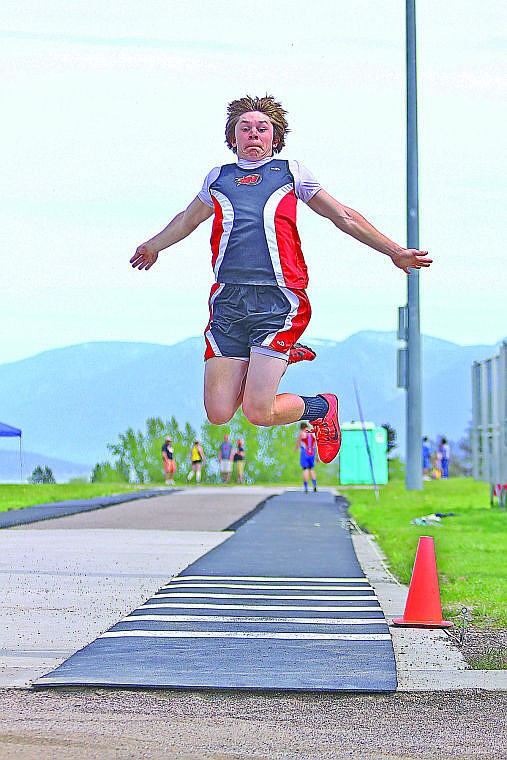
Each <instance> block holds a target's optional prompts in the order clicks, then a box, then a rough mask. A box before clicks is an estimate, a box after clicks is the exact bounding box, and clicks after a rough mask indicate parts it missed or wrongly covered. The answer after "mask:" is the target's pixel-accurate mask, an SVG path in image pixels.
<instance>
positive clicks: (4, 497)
mask: <svg viewBox="0 0 507 760" xmlns="http://www.w3.org/2000/svg"><path fill="white" fill-rule="evenodd" d="M133 488H135V486H131V485H126V484H124V483H122V484H118V483H79V482H78V483H65V484H60V483H58V484H54V485H53V484H49V483H48V484H44V485H0V512H7V511H8V510H9V509H21V508H22V507H31V506H33V505H34V504H49V503H50V502H54V501H67V500H69V499H91V498H92V497H93V496H109V495H110V494H113V493H125V492H126V491H131V490H132V489H133Z"/></svg>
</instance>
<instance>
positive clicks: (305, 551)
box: [35, 491, 397, 692]
mask: <svg viewBox="0 0 507 760" xmlns="http://www.w3.org/2000/svg"><path fill="white" fill-rule="evenodd" d="M173 498H175V497H173ZM343 502H344V500H343V499H341V501H340V497H336V496H334V495H333V494H331V493H330V492H327V491H322V492H319V493H311V494H303V493H294V492H285V493H283V494H280V495H278V496H274V497H272V498H270V499H269V500H267V501H266V502H265V504H264V506H263V508H262V509H260V510H257V511H256V513H255V514H253V515H252V516H251V517H250V519H249V520H248V521H247V522H245V523H244V524H242V525H240V527H239V528H238V529H237V531H236V532H235V533H234V534H233V535H231V536H230V537H229V538H228V539H227V541H225V542H224V543H222V544H220V545H219V546H217V547H215V548H214V549H212V550H211V551H209V552H207V553H206V554H205V555H204V556H203V557H201V558H200V559H198V560H197V561H196V562H194V563H192V564H191V565H190V566H189V567H188V568H186V569H185V570H184V571H183V572H182V573H180V574H179V575H178V577H176V578H173V579H172V581H171V582H170V583H167V584H165V585H164V586H163V587H162V588H161V589H160V590H159V591H158V592H157V593H156V594H155V595H154V596H153V597H152V598H151V599H148V600H147V601H146V602H145V603H144V604H143V605H142V606H141V607H140V608H138V609H136V610H134V611H133V612H132V613H131V614H130V615H128V616H127V617H125V618H123V619H122V620H120V621H118V623H117V625H115V626H113V627H112V628H111V629H109V630H108V631H107V632H105V633H104V634H102V635H101V636H99V637H98V638H97V639H96V640H95V641H93V642H92V643H90V644H89V645H88V646H87V647H85V648H84V649H83V650H81V651H79V652H77V653H76V654H75V655H73V656H72V657H71V658H70V659H69V660H67V661H66V662H65V663H63V664H62V665H61V666H60V667H58V668H57V669H56V670H55V671H53V672H52V673H49V674H47V675H46V676H44V677H42V678H41V679H39V680H38V681H36V683H35V685H36V686H37V687H39V686H40V685H43V686H62V685H89V686H100V685H102V686H134V687H153V688H171V687H181V688H188V687H196V688H231V689H240V688H243V689H264V690H266V689H274V690H277V689H286V690H298V691H304V690H312V689H313V690H317V691H331V690H338V691H363V692H374V691H387V692H389V691H395V690H396V687H397V681H396V664H395V659H394V651H393V645H392V641H391V636H390V633H389V628H388V626H387V623H386V621H385V618H384V615H383V612H382V609H381V608H380V605H379V602H378V599H377V598H376V596H375V593H374V591H373V589H372V587H371V586H370V584H369V582H368V580H367V579H366V578H365V576H364V573H363V571H362V569H361V566H360V565H359V562H358V561H357V558H356V555H355V551H354V547H353V544H352V541H351V538H350V530H349V527H348V521H347V520H346V511H345V507H344V503H343Z"/></svg>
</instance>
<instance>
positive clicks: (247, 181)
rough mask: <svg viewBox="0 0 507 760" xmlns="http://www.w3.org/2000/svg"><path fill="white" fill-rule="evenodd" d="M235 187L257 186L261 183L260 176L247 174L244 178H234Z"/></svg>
mask: <svg viewBox="0 0 507 760" xmlns="http://www.w3.org/2000/svg"><path fill="white" fill-rule="evenodd" d="M234 182H235V183H236V185H238V187H239V185H258V184H259V182H262V174H247V175H246V177H234Z"/></svg>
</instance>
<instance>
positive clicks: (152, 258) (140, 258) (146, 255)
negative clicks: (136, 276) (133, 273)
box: [130, 243, 158, 270]
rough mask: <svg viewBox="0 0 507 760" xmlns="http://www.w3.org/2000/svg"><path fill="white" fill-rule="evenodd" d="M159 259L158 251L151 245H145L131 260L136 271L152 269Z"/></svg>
mask: <svg viewBox="0 0 507 760" xmlns="http://www.w3.org/2000/svg"><path fill="white" fill-rule="evenodd" d="M157 259H158V251H157V250H156V248H154V247H153V245H150V243H143V244H142V245H140V246H139V248H138V249H137V251H136V252H135V253H134V255H133V256H132V258H131V259H130V263H131V264H132V266H133V267H134V269H136V268H137V269H146V270H148V269H150V267H152V266H153V264H154V263H155V262H156V260H157Z"/></svg>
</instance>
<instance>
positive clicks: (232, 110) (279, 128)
mask: <svg viewBox="0 0 507 760" xmlns="http://www.w3.org/2000/svg"><path fill="white" fill-rule="evenodd" d="M247 111H260V113H263V114H265V115H266V116H267V117H268V119H269V120H270V122H271V124H272V125H273V143H275V142H276V145H275V144H273V153H280V151H281V150H282V148H283V146H284V145H285V136H286V135H287V133H288V132H289V131H290V130H289V125H288V123H287V119H286V118H285V116H286V115H287V111H285V109H284V108H282V104H281V103H278V102H277V101H276V100H275V98H274V97H273V95H267V94H266V95H265V96H264V97H263V98H259V97H255V98H252V97H251V96H250V95H245V97H244V98H239V99H238V100H233V101H231V102H230V103H229V105H228V106H227V122H226V124H225V142H226V145H227V146H228V147H229V148H230V149H231V150H232V151H234V153H237V148H235V147H234V146H233V144H232V143H233V140H234V139H235V135H234V130H235V129H236V124H237V123H238V121H239V119H240V116H241V115H242V114H244V113H247Z"/></svg>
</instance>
